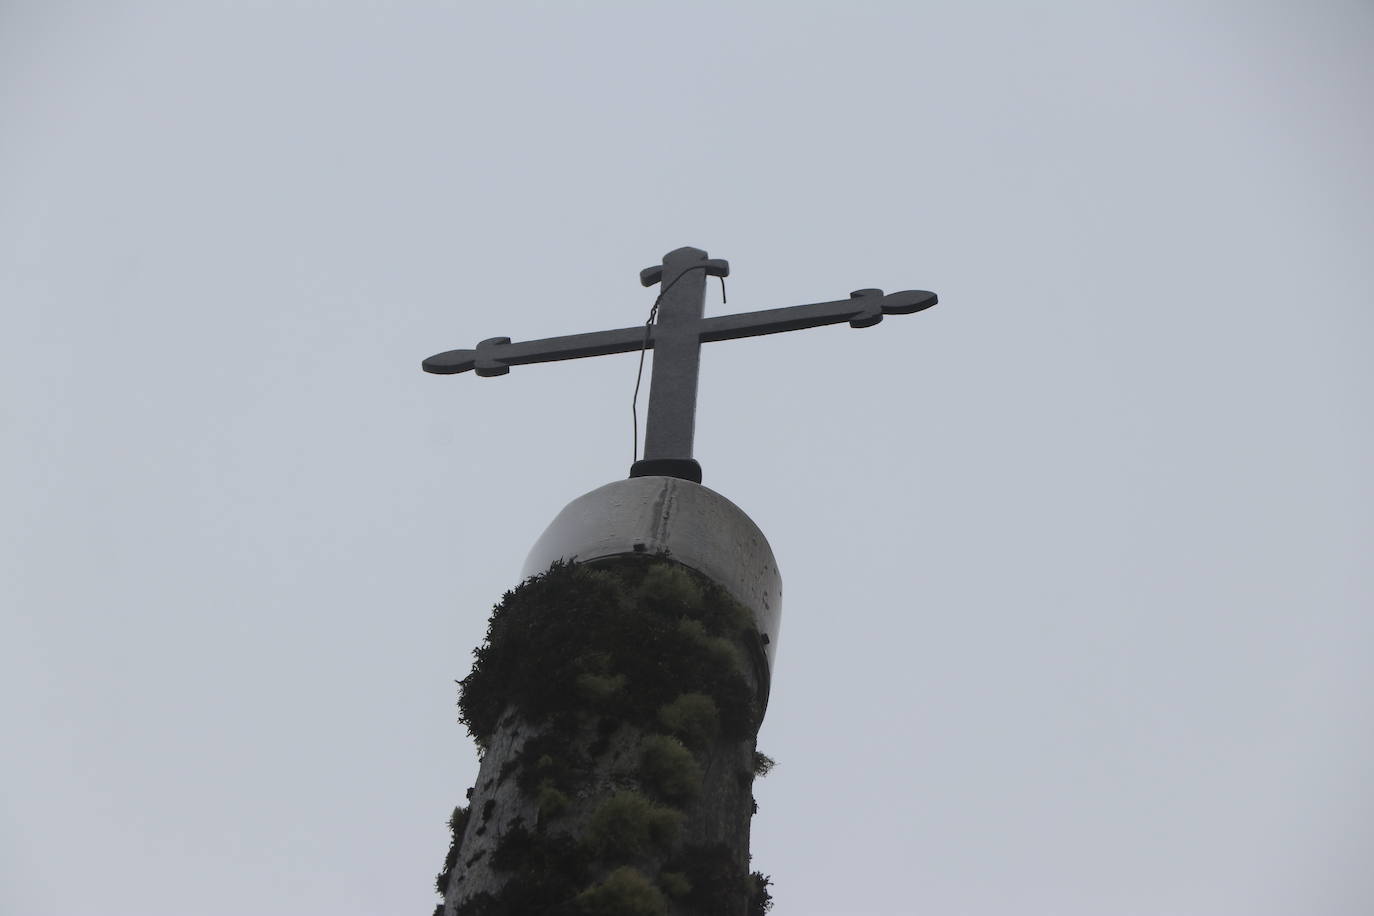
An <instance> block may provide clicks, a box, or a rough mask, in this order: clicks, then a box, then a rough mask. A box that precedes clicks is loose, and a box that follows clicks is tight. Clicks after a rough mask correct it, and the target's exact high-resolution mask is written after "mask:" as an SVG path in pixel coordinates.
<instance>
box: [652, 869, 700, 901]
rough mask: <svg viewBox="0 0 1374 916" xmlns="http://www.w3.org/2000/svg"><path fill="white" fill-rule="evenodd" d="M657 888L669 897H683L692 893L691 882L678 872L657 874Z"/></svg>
mask: <svg viewBox="0 0 1374 916" xmlns="http://www.w3.org/2000/svg"><path fill="white" fill-rule="evenodd" d="M658 886H659V887H661V888H663V892H664V893H665V894H667V895H668V896H669V897H685V896H687V895H688V894H690V893H691V892H692V882H691V881H688V880H687V876H686V875H684V874H683V873H682V872H680V871H665V872H659V875H658Z"/></svg>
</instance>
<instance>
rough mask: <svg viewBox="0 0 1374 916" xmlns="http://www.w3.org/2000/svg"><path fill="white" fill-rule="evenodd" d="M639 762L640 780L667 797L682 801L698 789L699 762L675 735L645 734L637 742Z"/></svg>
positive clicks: (690, 796) (691, 796)
mask: <svg viewBox="0 0 1374 916" xmlns="http://www.w3.org/2000/svg"><path fill="white" fill-rule="evenodd" d="M639 764H640V770H639V772H640V776H641V777H642V778H643V780H644V782H645V783H646V784H647V785H649V786H650V787H651V788H653V789H654V791H656V792H657V793H658V794H659V795H661V796H663V797H664V798H666V799H668V800H669V801H674V802H680V801H685V800H686V799H689V798H694V797H696V794H697V793H698V792H699V791H701V778H702V772H701V764H699V763H697V759H696V757H694V756H693V755H692V752H691V751H689V750H687V746H686V745H684V744H683V743H682V742H681V741H679V740H678V739H677V738H673V737H670V736H668V735H650V736H649V737H647V738H645V739H644V741H643V743H642V744H641V745H640V759H639Z"/></svg>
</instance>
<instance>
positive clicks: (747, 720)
mask: <svg viewBox="0 0 1374 916" xmlns="http://www.w3.org/2000/svg"><path fill="white" fill-rule="evenodd" d="M757 643H758V633H757V631H756V630H755V629H754V628H753V625H752V623H751V621H750V616H749V613H748V612H747V611H746V610H744V609H743V608H741V607H740V605H739V604H738V602H736V601H734V600H733V599H732V598H731V597H730V596H729V595H728V594H726V593H725V591H724V590H723V589H721V588H720V587H719V586H717V585H715V584H714V583H712V582H710V581H709V580H707V579H705V578H704V577H701V576H700V575H698V574H696V573H694V572H692V571H691V570H688V569H686V568H685V567H682V566H680V565H678V564H675V563H672V562H670V561H666V560H662V559H659V558H653V557H621V558H615V559H611V560H605V561H601V562H600V563H599V564H597V565H595V566H591V565H587V564H561V563H560V564H555V565H554V566H553V567H551V568H550V569H549V570H548V572H546V573H544V574H543V575H541V576H535V577H533V578H531V579H528V580H526V582H525V583H524V584H522V585H521V586H520V587H519V588H517V589H515V590H514V591H512V592H508V593H507V594H506V596H505V598H504V599H503V600H502V602H501V604H500V605H498V606H497V608H496V610H495V611H494V612H493V614H492V617H491V621H490V623H489V624H488V627H487V638H486V641H485V642H484V643H483V645H482V646H480V647H479V648H478V649H477V650H476V652H475V653H474V656H475V661H474V664H473V668H472V672H471V673H470V674H469V675H468V676H467V677H466V678H464V679H463V680H462V681H460V682H459V683H460V685H461V690H460V695H459V703H458V706H459V719H460V721H461V722H462V723H463V724H464V725H466V726H467V728H468V730H469V732H471V734H472V735H473V737H474V738H476V739H477V740H478V742H479V744H486V743H489V741H490V739H491V735H492V733H493V732H494V731H495V729H496V727H497V724H498V722H500V720H501V718H502V716H503V715H505V714H506V713H507V712H508V711H509V710H512V709H513V710H514V711H515V712H516V713H517V714H518V715H519V717H520V718H522V719H524V720H526V721H528V722H531V723H540V722H543V721H544V720H546V719H548V718H549V717H551V716H555V715H557V714H559V713H567V712H572V711H577V712H582V713H585V712H586V706H587V703H588V701H591V702H593V703H594V704H595V706H596V707H597V708H598V710H599V711H600V712H601V714H603V715H607V716H612V717H615V718H617V719H623V720H625V721H627V722H630V723H631V724H635V725H638V726H640V727H646V726H649V725H651V724H652V723H653V720H654V714H655V712H656V710H658V708H659V707H661V706H663V705H665V704H668V703H671V702H672V701H673V700H674V699H675V698H676V697H677V696H678V694H681V693H699V694H702V695H705V696H709V697H711V698H712V699H713V700H714V701H715V703H716V705H717V707H718V718H719V723H720V728H721V730H722V731H723V732H724V733H726V734H728V735H731V736H734V737H740V738H743V737H746V736H748V735H750V734H752V732H753V729H754V728H755V727H756V726H757V724H758V718H759V703H758V697H757V695H756V690H755V688H754V686H753V685H752V684H751V683H750V680H751V677H750V676H751V675H752V676H753V677H754V678H758V677H760V676H761V669H757V668H754V667H753V664H752V663H751V662H750V661H749V659H750V658H752V657H753V656H751V654H750V653H751V651H753V652H755V654H757V653H756V647H757ZM751 646H753V647H755V649H754V650H751V648H750V647H751Z"/></svg>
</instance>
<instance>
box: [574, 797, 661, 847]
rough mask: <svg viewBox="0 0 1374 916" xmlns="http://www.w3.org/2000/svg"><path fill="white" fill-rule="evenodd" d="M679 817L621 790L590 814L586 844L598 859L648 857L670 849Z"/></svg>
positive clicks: (645, 799) (643, 798) (647, 800)
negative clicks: (656, 851)
mask: <svg viewBox="0 0 1374 916" xmlns="http://www.w3.org/2000/svg"><path fill="white" fill-rule="evenodd" d="M682 820H683V814H682V812H681V811H679V810H677V809H676V808H670V807H668V806H666V805H660V804H656V803H654V802H652V801H650V800H649V799H648V798H645V797H644V796H643V795H641V794H640V793H639V792H635V791H633V790H624V791H621V792H617V793H615V794H614V795H612V796H611V797H610V798H607V799H606V800H605V801H603V802H602V803H601V804H600V805H598V806H597V808H596V810H595V811H593V812H592V816H591V820H590V821H589V822H588V824H587V841H588V842H589V843H590V844H591V845H592V848H593V849H595V850H596V851H597V852H598V853H599V854H600V855H602V856H609V857H630V856H639V855H648V854H651V853H652V852H654V850H655V849H659V850H666V849H668V848H669V847H671V846H672V844H673V842H674V841H675V840H676V839H677V837H678V833H679V832H680V831H681V829H682Z"/></svg>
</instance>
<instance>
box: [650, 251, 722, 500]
mask: <svg viewBox="0 0 1374 916" xmlns="http://www.w3.org/2000/svg"><path fill="white" fill-rule="evenodd" d="M723 272H724V267H723V262H722V264H721V266H717V265H716V264H714V263H709V264H708V259H707V256H706V252H704V251H702V250H701V249H700V248H678V249H676V250H675V251H670V252H668V253H667V254H666V255H664V256H663V267H662V274H661V277H660V279H659V282H660V283H661V284H662V285H661V286H660V287H659V288H660V289H661V290H662V292H661V293H660V294H659V295H660V299H659V303H658V317H657V319H656V325H655V328H654V332H653V336H654V357H653V359H654V369H653V374H652V375H651V376H650V381H649V414H648V420H647V422H646V424H645V429H644V459H643V460H642V461H637V462H635V465H634V467H633V468H632V469H631V471H630V476H632V477H646V476H653V475H658V474H663V475H667V476H672V477H684V478H686V479H688V480H697V481H700V480H701V467H700V465H698V464H697V463H696V461H695V460H694V459H693V458H692V439H693V436H694V434H695V432H696V412H697V376H698V375H699V371H700V368H701V334H700V324H701V319H702V317H703V316H704V315H705V313H706V277H707V275H708V273H709V274H714V275H716V276H720V275H722V274H723Z"/></svg>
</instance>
